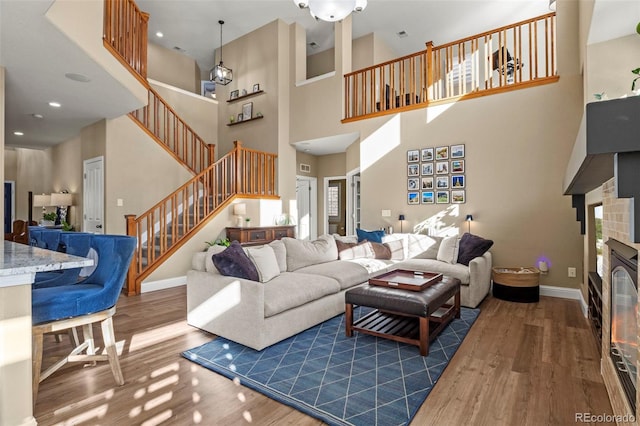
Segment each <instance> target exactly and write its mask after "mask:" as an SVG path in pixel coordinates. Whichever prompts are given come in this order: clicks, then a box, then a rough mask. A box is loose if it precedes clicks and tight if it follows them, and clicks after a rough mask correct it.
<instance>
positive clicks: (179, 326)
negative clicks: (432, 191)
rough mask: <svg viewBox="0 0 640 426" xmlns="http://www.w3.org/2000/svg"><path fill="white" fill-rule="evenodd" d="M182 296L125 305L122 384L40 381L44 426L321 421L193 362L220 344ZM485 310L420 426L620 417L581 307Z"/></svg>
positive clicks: (561, 304) (94, 369)
mask: <svg viewBox="0 0 640 426" xmlns="http://www.w3.org/2000/svg"><path fill="white" fill-rule="evenodd" d="M185 292H186V289H185V287H179V288H174V289H169V290H163V291H157V292H153V293H147V294H143V295H140V296H134V297H124V296H123V297H121V298H120V301H119V302H118V307H117V309H118V311H117V313H116V316H115V318H114V321H115V330H116V339H117V340H118V342H119V345H121V346H122V353H121V356H120V362H121V365H122V370H123V374H124V377H125V381H126V383H125V385H124V386H121V387H119V386H116V385H115V382H114V380H113V376H112V375H111V371H110V369H109V366H108V365H107V364H106V363H98V365H96V366H88V367H82V366H81V365H79V364H71V365H69V366H67V367H65V368H63V369H61V370H60V371H59V372H57V373H55V374H54V375H53V376H51V377H49V378H48V379H46V380H45V381H43V382H42V383H41V385H40V392H39V394H38V400H37V404H36V408H35V416H36V419H37V421H38V424H39V425H68V424H82V425H94V424H100V425H157V424H167V425H169V424H170V425H193V424H201V425H242V424H252V425H318V424H322V423H321V422H319V421H318V420H315V419H313V418H311V417H309V416H306V415H304V414H302V413H300V412H298V411H296V410H294V409H292V408H289V407H287V406H285V405H282V404H280V403H278V402H276V401H273V400H270V399H268V398H266V397H264V396H262V395H261V394H259V393H257V392H254V391H252V390H249V389H247V388H244V387H242V386H239V385H236V384H235V383H234V382H233V381H231V380H228V379H226V378H224V377H222V376H219V375H217V374H215V373H213V372H211V371H209V370H207V369H205V368H203V367H200V366H198V365H196V364H194V363H192V362H190V361H188V360H186V359H184V358H183V357H182V356H181V355H180V353H181V352H182V351H183V350H186V349H189V348H192V347H194V346H197V345H200V344H202V343H205V342H207V341H209V340H210V339H211V338H212V335H210V334H208V333H206V332H203V331H200V330H197V329H195V328H193V327H191V326H188V325H187V324H186V320H185V318H186V297H185ZM481 309H482V312H481V314H480V317H479V318H478V320H477V321H476V323H475V324H474V326H473V327H472V328H471V331H470V333H469V334H468V336H467V337H466V339H465V340H464V342H463V344H462V345H461V347H460V349H459V350H458V352H457V353H456V355H455V356H454V358H453V360H452V361H451V362H450V364H449V366H448V367H447V369H446V370H445V372H444V374H443V375H442V377H441V378H440V381H439V382H438V383H437V385H436V386H435V388H434V389H433V391H432V392H431V394H430V395H429V397H428V398H427V400H426V401H425V403H424V404H423V405H422V407H421V408H420V410H419V411H418V413H417V415H416V417H415V418H414V420H413V422H412V425H456V426H457V425H463V424H464V425H523V424H527V425H568V424H574V423H575V413H582V412H586V413H591V414H594V415H595V414H611V406H610V404H609V399H608V397H607V393H606V391H605V388H604V384H603V381H602V377H601V376H600V373H599V371H600V368H599V354H598V350H597V348H596V344H595V340H594V338H593V335H592V334H591V330H590V329H589V328H588V324H587V321H586V319H585V318H583V317H582V315H581V312H580V308H579V305H578V303H577V302H575V301H569V300H564V299H553V298H545V297H543V298H541V300H540V302H539V303H537V304H535V303H534V304H517V303H510V302H505V301H501V300H497V299H493V298H491V297H489V298H487V300H485V301H484V302H483V304H482V306H481ZM95 335H96V339H97V340H98V342H97V344H98V345H99V346H100V345H101V344H102V343H101V340H100V337H99V336H100V333H99V330H98V329H96V330H95ZM119 348H120V346H119ZM63 349H64V350H66V349H69V343H68V341H67V339H63V340H62V342H60V343H56V341H55V338H54V337H53V336H46V337H45V352H44V353H45V359H44V361H43V365H45V366H46V365H49V364H50V363H52V362H53V361H52V356H54V355H55V354H57V353H62V352H63Z"/></svg>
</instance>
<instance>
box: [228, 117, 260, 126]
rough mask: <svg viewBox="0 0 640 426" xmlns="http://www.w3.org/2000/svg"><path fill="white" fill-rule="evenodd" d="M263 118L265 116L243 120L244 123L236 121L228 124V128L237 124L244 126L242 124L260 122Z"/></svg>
mask: <svg viewBox="0 0 640 426" xmlns="http://www.w3.org/2000/svg"><path fill="white" fill-rule="evenodd" d="M261 118H264V116H263V115H261V116H259V117H252V118H250V119H248V120H242V121H234V122H233V123H227V126H235V125H236V124H242V123H247V122H249V121H253V120H260V119H261Z"/></svg>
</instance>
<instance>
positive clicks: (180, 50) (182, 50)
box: [173, 46, 186, 52]
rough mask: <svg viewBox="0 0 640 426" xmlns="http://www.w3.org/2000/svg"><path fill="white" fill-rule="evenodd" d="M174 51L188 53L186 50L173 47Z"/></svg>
mask: <svg viewBox="0 0 640 426" xmlns="http://www.w3.org/2000/svg"><path fill="white" fill-rule="evenodd" d="M173 50H177V51H178V52H186V50H185V49H183V48H182V47H180V46H173Z"/></svg>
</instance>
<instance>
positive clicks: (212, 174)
mask: <svg viewBox="0 0 640 426" xmlns="http://www.w3.org/2000/svg"><path fill="white" fill-rule="evenodd" d="M276 158H277V155H276V154H271V153H267V152H262V151H257V150H253V149H247V148H243V147H242V144H241V143H240V142H239V141H236V144H235V148H234V149H233V150H232V151H230V152H229V153H228V154H226V155H225V156H223V157H222V158H220V159H219V160H218V161H216V162H215V163H213V164H211V165H210V166H209V167H207V168H206V169H204V170H203V171H201V172H200V173H198V174H197V175H195V176H194V177H193V178H192V179H190V180H189V181H188V182H186V183H185V184H184V185H182V186H180V187H179V188H178V189H176V190H175V191H174V192H173V193H171V194H170V195H168V196H167V197H165V198H164V199H163V200H161V201H160V202H158V203H156V204H155V205H154V206H153V207H151V208H150V209H149V210H147V211H146V212H144V213H142V214H141V215H139V216H138V217H136V216H134V215H127V216H125V218H126V221H127V235H130V236H133V237H136V239H137V241H138V245H137V247H136V250H135V254H134V258H133V261H132V265H131V267H130V268H129V275H128V279H127V287H126V288H127V290H126V292H127V294H129V295H133V294H139V293H140V286H141V283H142V280H143V279H144V278H146V277H147V276H148V275H149V274H150V273H151V272H153V271H154V270H155V269H156V268H157V267H158V266H159V265H160V264H161V263H162V262H163V261H164V260H165V259H167V258H168V257H169V256H171V254H173V253H174V252H175V251H176V250H177V249H178V248H179V247H181V246H182V245H183V244H184V243H185V242H186V241H187V240H188V239H189V237H190V236H191V235H192V234H194V233H195V232H197V230H199V229H200V228H201V227H202V226H204V224H205V223H206V222H208V221H209V220H210V219H211V218H212V217H213V216H214V215H215V214H216V213H217V212H218V211H220V210H221V209H222V208H224V207H225V206H226V205H227V204H229V203H230V202H231V201H232V199H233V198H234V197H236V196H242V197H260V198H277V197H278V196H277V193H276V180H275V170H276V169H275V162H276ZM239 181H241V182H239Z"/></svg>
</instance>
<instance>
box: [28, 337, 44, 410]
mask: <svg viewBox="0 0 640 426" xmlns="http://www.w3.org/2000/svg"><path fill="white" fill-rule="evenodd" d="M32 333H33V334H32V342H31V389H32V399H33V400H32V405H33V407H35V406H36V399H37V398H38V388H39V386H40V370H41V369H42V346H43V340H44V339H43V333H42V332H41V331H40V330H39V329H38V328H37V327H33V331H32Z"/></svg>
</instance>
